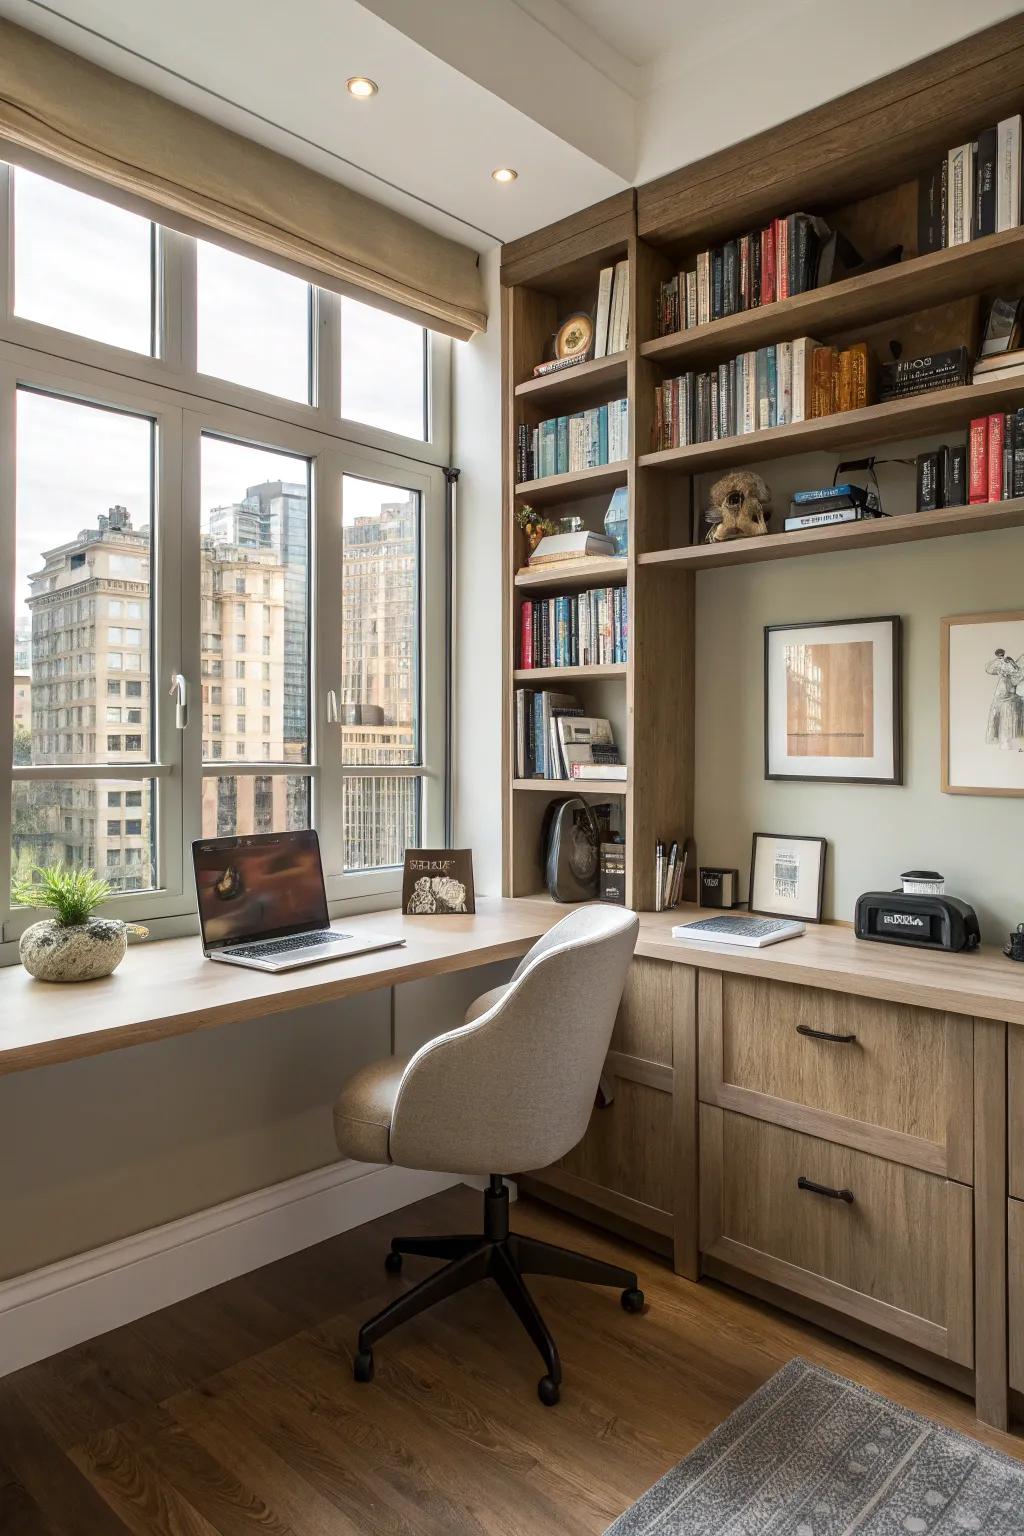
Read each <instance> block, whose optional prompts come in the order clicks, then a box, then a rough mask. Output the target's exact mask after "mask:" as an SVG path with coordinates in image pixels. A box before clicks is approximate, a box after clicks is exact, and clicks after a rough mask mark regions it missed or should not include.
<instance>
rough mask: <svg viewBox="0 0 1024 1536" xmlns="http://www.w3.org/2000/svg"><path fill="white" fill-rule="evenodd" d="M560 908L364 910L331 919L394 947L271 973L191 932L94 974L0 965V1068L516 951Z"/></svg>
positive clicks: (490, 904) (259, 1014) (329, 998)
mask: <svg viewBox="0 0 1024 1536" xmlns="http://www.w3.org/2000/svg"><path fill="white" fill-rule="evenodd" d="M561 915H562V909H561V908H558V907H555V906H554V905H552V904H548V905H547V907H546V908H545V907H541V906H538V907H537V909H536V910H534V909H532V908H528V907H525V906H522V905H520V904H519V903H518V902H514V901H504V900H502V899H501V898H495V899H488V898H481V899H480V900H478V902H477V911H476V915H475V916H473V917H403V915H402V913H401V912H398V911H387V912H369V913H365V914H362V915H360V916H358V917H347V918H345V919H343V920H342V919H339V920H338V921H337V922H335V923H334V924H333V925H332V926H333V927H335V928H341V929H343V930H344V931H345V932H346V933H356V934H358V933H376V934H387V935H391V936H394V937H396V938H404V939H405V941H406V942H405V945H404V947H403V948H401V949H383V950H378V951H376V952H375V953H372V954H366V955H354V956H352V957H351V958H350V959H338V960H328V961H325V962H324V963H323V964H321V965H308V966H303V967H301V968H300V969H298V970H295V971H285V972H283V973H280V974H278V975H273V974H271V973H270V972H268V971H250V970H246V969H244V968H243V967H241V966H237V965H220V964H217V963H215V962H213V961H210V960H207V959H205V958H204V956H203V950H202V945H201V944H200V941H199V938H198V937H195V938H187V939H157V940H151V941H149V942H146V943H142V944H133V945H131V946H129V949H128V953H127V955H126V956H125V958H124V960H123V961H122V962H121V964H120V966H119V967H118V969H117V970H116V971H115V972H114V974H113V975H112V976H105V977H103V978H102V980H100V981H84V982H65V983H57V982H45V981H34V980H33V979H32V977H31V976H28V975H27V974H26V972H25V971H24V970H22V968H21V966H19V965H12V966H8V967H5V968H4V969H3V970H0V1075H4V1074H7V1073H11V1072H22V1071H26V1070H28V1069H29V1068H31V1067H45V1066H52V1065H54V1064H56V1063H57V1062H61V1061H74V1060H76V1059H78V1058H79V1057H83V1056H99V1055H102V1054H103V1053H104V1052H105V1051H116V1050H123V1049H124V1048H125V1047H127V1046H130V1045H142V1044H144V1043H146V1042H147V1041H152V1040H164V1039H167V1038H168V1037H169V1036H171V1035H186V1034H190V1033H191V1032H192V1031H193V1030H196V1029H214V1028H216V1027H217V1026H218V1025H220V1024H234V1023H237V1022H238V1021H239V1020H244V1019H256V1018H265V1017H266V1016H267V1015H268V1014H272V1013H281V1012H283V1011H284V1010H285V1009H288V1008H302V1007H307V1006H308V1007H312V1006H314V1005H315V1004H317V1003H328V1002H335V1001H341V999H343V998H346V997H356V996H358V995H359V994H361V993H364V992H373V991H376V990H378V989H379V988H381V987H393V986H397V985H398V984H399V983H400V982H403V981H419V980H421V979H422V978H424V977H428V976H443V975H446V974H448V973H449V972H452V971H462V970H467V969H469V968H470V967H472V966H476V965H487V964H489V963H490V962H491V961H496V960H514V959H518V958H519V956H521V955H524V954H525V953H526V951H527V950H528V949H529V947H530V945H531V944H532V943H533V942H534V940H535V939H538V938H539V937H540V935H541V934H542V933H545V932H546V931H547V929H548V928H550V927H551V924H552V923H554V922H556V921H557V920H558V918H559V917H560V916H561Z"/></svg>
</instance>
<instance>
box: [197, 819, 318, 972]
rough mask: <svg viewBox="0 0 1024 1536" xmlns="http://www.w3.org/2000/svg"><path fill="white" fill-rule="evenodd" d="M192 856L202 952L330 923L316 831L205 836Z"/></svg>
mask: <svg viewBox="0 0 1024 1536" xmlns="http://www.w3.org/2000/svg"><path fill="white" fill-rule="evenodd" d="M192 857H193V859H194V861H195V871H196V894H197V897H198V900H199V921H200V924H201V926H202V930H203V947H204V948H205V949H221V948H223V947H224V945H226V944H251V943H254V942H256V941H257V940H259V939H279V938H284V937H286V936H287V935H288V934H292V933H302V932H304V931H306V930H308V929H310V928H326V927H328V926H329V924H330V918H329V917H328V915H327V896H326V893H325V891H324V875H323V869H322V867H321V864H320V842H319V839H318V837H317V835H316V833H315V832H267V833H263V834H261V835H259V836H256V837H208V838H207V837H204V838H200V839H199V840H198V841H197V842H194V843H193V844H192Z"/></svg>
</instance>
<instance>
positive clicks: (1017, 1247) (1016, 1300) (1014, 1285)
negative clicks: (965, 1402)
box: [1006, 1200, 1024, 1392]
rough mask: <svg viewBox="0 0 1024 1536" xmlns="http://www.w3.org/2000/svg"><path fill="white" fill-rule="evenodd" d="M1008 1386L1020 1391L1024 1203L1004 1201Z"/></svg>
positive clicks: (1023, 1375) (1023, 1385) (1023, 1383)
mask: <svg viewBox="0 0 1024 1536" xmlns="http://www.w3.org/2000/svg"><path fill="white" fill-rule="evenodd" d="M1006 1204H1007V1228H1008V1232H1007V1236H1008V1238H1009V1255H1008V1258H1009V1268H1008V1272H1007V1274H1008V1280H1009V1291H1010V1341H1009V1342H1010V1386H1011V1387H1013V1389H1014V1390H1015V1391H1016V1392H1024V1200H1008V1201H1007V1202H1006Z"/></svg>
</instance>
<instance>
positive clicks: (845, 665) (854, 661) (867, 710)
mask: <svg viewBox="0 0 1024 1536" xmlns="http://www.w3.org/2000/svg"><path fill="white" fill-rule="evenodd" d="M900 656H901V632H900V620H899V618H898V617H897V616H895V615H890V616H888V617H884V618H877V619H830V620H826V621H825V622H824V623H810V624H768V625H766V626H765V631H764V776H765V778H766V779H802V780H815V779H826V780H830V781H831V782H832V783H834V784H902V782H903V740H902V737H903V720H902V703H901V673H902V665H901V660H900Z"/></svg>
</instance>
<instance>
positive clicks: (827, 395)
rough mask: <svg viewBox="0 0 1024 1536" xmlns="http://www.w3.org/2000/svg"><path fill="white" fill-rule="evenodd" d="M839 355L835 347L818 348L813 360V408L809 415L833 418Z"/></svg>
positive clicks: (836, 393)
mask: <svg viewBox="0 0 1024 1536" xmlns="http://www.w3.org/2000/svg"><path fill="white" fill-rule="evenodd" d="M838 362H839V353H838V351H837V350H836V348H835V347H817V348H816V349H815V351H814V355H813V357H812V358H811V408H810V411H809V413H808V414H809V415H810V416H812V417H817V416H831V415H832V414H833V412H834V411H835V409H836V401H837V395H838V377H837V374H838Z"/></svg>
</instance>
